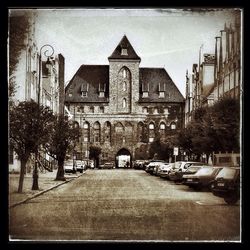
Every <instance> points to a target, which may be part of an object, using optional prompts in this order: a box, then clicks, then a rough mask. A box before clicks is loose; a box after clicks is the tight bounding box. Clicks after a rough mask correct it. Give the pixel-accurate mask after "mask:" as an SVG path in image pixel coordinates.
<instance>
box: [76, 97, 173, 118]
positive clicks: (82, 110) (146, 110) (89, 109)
mask: <svg viewBox="0 0 250 250" xmlns="http://www.w3.org/2000/svg"><path fill="white" fill-rule="evenodd" d="M127 105H128V104H127V99H126V98H123V99H122V107H123V108H126V107H127ZM152 109H153V114H159V113H160V110H159V108H157V107H155V108H152ZM149 110H150V108H149V107H143V108H142V112H143V113H144V114H148V113H149ZM76 112H77V113H95V112H97V113H104V107H103V106H99V107H94V106H89V107H87V106H86V107H77V109H76ZM163 112H164V114H165V115H169V110H168V108H164V111H163Z"/></svg>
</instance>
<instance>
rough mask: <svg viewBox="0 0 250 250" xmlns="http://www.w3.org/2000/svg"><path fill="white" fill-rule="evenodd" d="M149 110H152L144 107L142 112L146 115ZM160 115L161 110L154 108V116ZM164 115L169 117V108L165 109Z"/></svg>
mask: <svg viewBox="0 0 250 250" xmlns="http://www.w3.org/2000/svg"><path fill="white" fill-rule="evenodd" d="M149 110H150V108H148V107H143V108H142V112H143V113H145V114H147V113H149ZM159 113H160V110H159V108H157V107H155V108H153V114H159ZM163 113H164V114H165V115H169V111H168V108H164V109H163Z"/></svg>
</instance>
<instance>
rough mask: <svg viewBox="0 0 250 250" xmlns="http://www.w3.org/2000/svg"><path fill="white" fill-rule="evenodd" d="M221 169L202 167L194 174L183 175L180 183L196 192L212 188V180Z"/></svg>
mask: <svg viewBox="0 0 250 250" xmlns="http://www.w3.org/2000/svg"><path fill="white" fill-rule="evenodd" d="M221 169H222V167H202V168H200V169H199V170H198V171H197V172H196V173H195V174H190V175H183V177H182V180H183V181H182V183H183V184H184V185H187V186H189V187H192V188H194V189H196V190H200V189H202V188H205V187H208V188H210V190H211V189H212V188H213V186H214V178H215V177H216V175H217V174H218V173H219V172H220V171H221Z"/></svg>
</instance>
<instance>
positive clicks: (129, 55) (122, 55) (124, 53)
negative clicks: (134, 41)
mask: <svg viewBox="0 0 250 250" xmlns="http://www.w3.org/2000/svg"><path fill="white" fill-rule="evenodd" d="M108 59H109V60H110V59H111V60H112V59H125V60H127V59H129V60H139V61H141V58H140V57H139V56H138V55H137V54H136V52H135V50H134V48H133V47H132V45H131V44H130V42H129V40H128V38H127V37H126V35H124V36H123V38H122V39H121V41H120V42H119V44H118V45H117V47H116V48H115V50H114V52H113V53H112V55H111V56H110V57H108Z"/></svg>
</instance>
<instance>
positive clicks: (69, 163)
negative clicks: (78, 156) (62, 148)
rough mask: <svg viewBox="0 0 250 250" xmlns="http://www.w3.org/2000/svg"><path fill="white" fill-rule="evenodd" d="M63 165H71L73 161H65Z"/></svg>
mask: <svg viewBox="0 0 250 250" xmlns="http://www.w3.org/2000/svg"><path fill="white" fill-rule="evenodd" d="M64 165H73V161H72V160H68V161H65V162H64Z"/></svg>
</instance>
